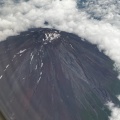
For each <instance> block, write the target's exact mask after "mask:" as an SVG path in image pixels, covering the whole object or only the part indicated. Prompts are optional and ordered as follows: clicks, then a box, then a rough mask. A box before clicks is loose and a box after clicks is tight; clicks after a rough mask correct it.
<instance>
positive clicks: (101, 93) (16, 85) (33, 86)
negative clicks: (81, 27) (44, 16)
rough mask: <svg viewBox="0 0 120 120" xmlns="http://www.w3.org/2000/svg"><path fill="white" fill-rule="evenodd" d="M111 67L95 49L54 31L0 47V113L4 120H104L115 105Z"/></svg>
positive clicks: (117, 88) (34, 32) (117, 87)
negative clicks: (110, 106) (110, 103)
mask: <svg viewBox="0 0 120 120" xmlns="http://www.w3.org/2000/svg"><path fill="white" fill-rule="evenodd" d="M112 65H113V62H112V61H111V60H110V59H109V58H108V57H106V56H105V55H104V54H103V53H102V52H99V51H98V49H97V48H96V46H95V45H91V44H90V43H87V42H86V41H82V40H81V38H79V37H78V36H76V35H73V34H70V33H66V32H60V31H57V30H53V29H41V28H39V29H31V30H29V31H27V32H23V33H21V34H20V35H18V36H14V37H13V36H12V37H9V38H8V39H7V40H6V41H3V42H1V43H0V109H1V110H2V111H3V113H4V114H5V116H6V118H7V119H8V120H108V116H109V115H110V112H109V111H108V109H107V107H106V106H105V105H104V104H105V103H106V102H107V101H112V102H114V103H116V104H119V102H118V100H117V99H116V97H115V95H116V94H117V93H120V82H119V81H118V80H117V73H116V72H115V71H113V67H112Z"/></svg>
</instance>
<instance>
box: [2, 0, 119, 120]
mask: <svg viewBox="0 0 120 120" xmlns="http://www.w3.org/2000/svg"><path fill="white" fill-rule="evenodd" d="M119 6H120V0H99V1H98V0H89V1H88V0H86V1H85V0H84V1H83V0H3V1H2V0H1V1H0V41H3V40H6V38H7V37H9V36H14V35H18V34H20V32H22V31H26V30H28V29H29V28H39V27H42V28H55V29H57V30H62V31H66V32H69V33H74V34H76V35H78V36H80V37H82V38H83V39H86V40H87V41H89V42H90V43H92V44H96V45H97V47H98V49H99V50H100V51H101V50H102V51H104V54H106V55H107V56H109V58H110V59H112V60H113V61H114V68H115V69H116V70H117V71H118V73H119V76H118V78H119V79H120V7H119ZM45 22H48V24H44V23H45ZM117 97H118V99H119V100H120V96H119V95H118V96H117ZM107 106H108V108H109V109H110V110H111V111H112V113H111V116H110V117H109V119H110V120H119V118H120V108H119V106H116V105H114V104H113V103H112V102H110V101H108V103H107Z"/></svg>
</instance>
